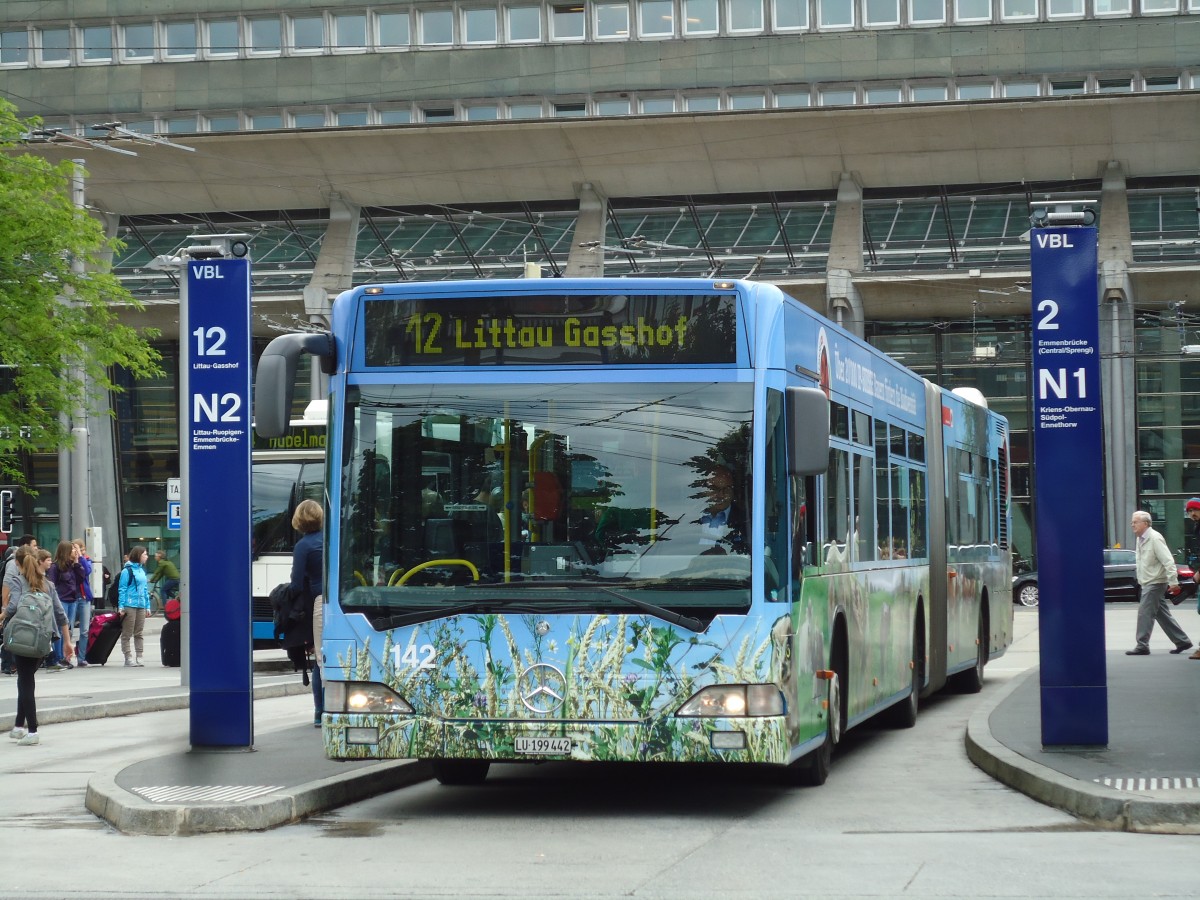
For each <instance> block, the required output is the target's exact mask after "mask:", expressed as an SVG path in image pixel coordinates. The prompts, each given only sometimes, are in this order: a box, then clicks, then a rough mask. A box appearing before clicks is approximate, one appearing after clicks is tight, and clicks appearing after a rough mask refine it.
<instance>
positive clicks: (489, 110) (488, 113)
mask: <svg viewBox="0 0 1200 900" xmlns="http://www.w3.org/2000/svg"><path fill="white" fill-rule="evenodd" d="M498 117H499V113H498V112H497V110H496V107H495V106H468V107H467V120H468V121H470V122H491V121H493V120H494V119H496V118H498Z"/></svg>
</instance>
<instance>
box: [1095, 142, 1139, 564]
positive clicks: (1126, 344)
mask: <svg viewBox="0 0 1200 900" xmlns="http://www.w3.org/2000/svg"><path fill="white" fill-rule="evenodd" d="M1098 252H1099V262H1100V348H1101V351H1100V352H1101V355H1100V377H1101V380H1102V382H1103V390H1104V456H1105V463H1106V466H1107V471H1106V472H1105V479H1104V480H1105V486H1104V487H1105V518H1106V519H1107V523H1106V526H1105V537H1106V540H1107V543H1108V546H1110V547H1111V546H1115V545H1116V544H1120V545H1121V546H1123V547H1124V546H1128V545H1129V542H1130V540H1131V536H1130V534H1129V514H1130V513H1131V512H1132V511H1133V509H1134V507H1135V506H1136V505H1137V501H1138V490H1137V476H1138V471H1137V416H1136V403H1135V396H1136V390H1137V385H1136V370H1135V366H1134V358H1133V353H1134V339H1133V338H1134V335H1133V332H1134V319H1133V304H1134V299H1135V298H1134V296H1133V284H1132V282H1131V281H1130V279H1129V266H1130V264H1131V263H1132V262H1133V242H1132V237H1131V236H1130V232H1129V202H1128V197H1127V194H1126V189H1125V173H1124V171H1123V170H1122V169H1121V165H1120V163H1118V162H1115V161H1114V162H1110V163H1109V164H1108V167H1107V168H1106V169H1105V172H1104V179H1103V182H1102V184H1101V189H1100V227H1099V234H1098Z"/></svg>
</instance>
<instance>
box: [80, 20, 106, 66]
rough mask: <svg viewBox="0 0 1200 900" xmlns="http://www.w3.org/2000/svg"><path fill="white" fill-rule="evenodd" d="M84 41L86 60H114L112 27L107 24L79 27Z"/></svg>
mask: <svg viewBox="0 0 1200 900" xmlns="http://www.w3.org/2000/svg"><path fill="white" fill-rule="evenodd" d="M79 35H80V38H81V39H82V43H83V61H84V62H112V58H113V40H112V29H111V28H110V27H109V26H107V25H95V26H88V27H87V28H81V29H79Z"/></svg>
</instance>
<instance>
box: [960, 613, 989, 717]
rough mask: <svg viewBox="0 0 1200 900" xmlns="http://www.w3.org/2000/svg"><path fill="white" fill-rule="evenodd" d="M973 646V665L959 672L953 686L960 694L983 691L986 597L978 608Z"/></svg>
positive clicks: (986, 657)
mask: <svg viewBox="0 0 1200 900" xmlns="http://www.w3.org/2000/svg"><path fill="white" fill-rule="evenodd" d="M976 640H977V643H976V646H975V665H973V666H972V667H971V668H969V669H967V670H966V671H965V672H961V673H959V675H958V681H957V684H956V685H955V686H956V687H957V688H958V690H959V692H960V693H963V694H978V693H979V692H980V691H982V690H983V668H984V666H986V665H987V661H988V608H987V597H986V596H985V597H984V598H983V601H982V602H981V604H980V607H979V636H978V638H977V639H976Z"/></svg>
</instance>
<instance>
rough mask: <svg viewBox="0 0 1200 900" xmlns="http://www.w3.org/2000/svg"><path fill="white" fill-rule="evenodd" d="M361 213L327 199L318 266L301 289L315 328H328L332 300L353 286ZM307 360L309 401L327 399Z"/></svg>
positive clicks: (322, 379) (324, 383)
mask: <svg viewBox="0 0 1200 900" xmlns="http://www.w3.org/2000/svg"><path fill="white" fill-rule="evenodd" d="M360 213H361V207H359V206H358V205H356V204H353V203H350V202H348V201H347V200H345V199H343V198H342V196H341V195H340V194H336V193H334V194H330V195H329V224H328V225H327V226H326V228H325V236H324V238H323V239H322V241H321V252H320V254H319V255H318V256H317V263H316V265H315V266H313V275H312V279H311V280H310V281H309V282H308V284H306V285H305V286H304V314H305V315H306V316H308V321H309V323H310V324H312V325H313V326H314V327H315V328H322V329H324V328H328V327H329V316H330V313H331V312H332V311H333V300H334V298H335V297H337V295H338V294H340V293H341V292H342V291H345V290H349V289H350V288H351V287H352V286H353V284H354V250H355V246H356V243H357V241H358V222H359V218H360ZM309 360H310V365H311V369H310V374H309V384H310V386H311V390H310V393H309V398H310V399H312V400H321V399H324V398H325V397H327V396H329V379H328V377H327V376H326V375H325V374H324V373H322V372H321V367H320V362H319V361H318V360H317V358H316V357H309Z"/></svg>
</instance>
